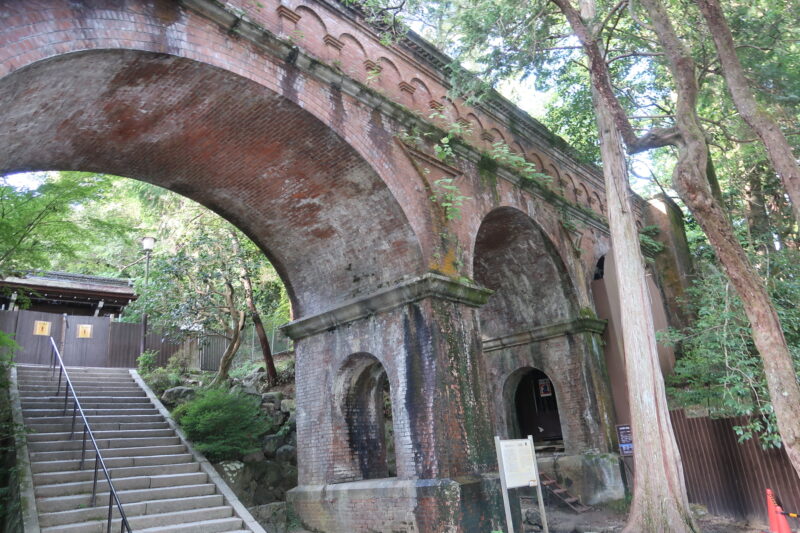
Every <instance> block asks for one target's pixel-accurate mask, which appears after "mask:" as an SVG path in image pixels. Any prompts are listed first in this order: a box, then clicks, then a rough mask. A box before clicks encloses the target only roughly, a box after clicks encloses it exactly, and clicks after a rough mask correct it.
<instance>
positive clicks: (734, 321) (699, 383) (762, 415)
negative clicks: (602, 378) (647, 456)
mask: <svg viewBox="0 0 800 533" xmlns="http://www.w3.org/2000/svg"><path fill="white" fill-rule="evenodd" d="M699 250H700V251H701V252H704V251H705V248H703V247H699ZM752 259H753V261H754V262H755V264H756V265H757V267H758V269H759V271H760V272H761V273H762V275H764V276H765V278H766V280H767V286H768V288H769V291H770V294H771V296H772V298H773V302H774V303H775V307H776V310H777V312H778V315H779V317H780V318H781V321H782V324H783V327H784V335H785V336H786V341H787V343H788V345H789V349H790V351H791V353H792V356H793V358H794V361H795V368H796V369H797V370H800V308H799V307H798V306H797V302H798V301H800V300H799V298H800V253H798V251H796V250H782V251H773V252H771V253H769V254H766V255H757V254H753V257H752ZM689 297H690V301H689V302H688V305H689V307H690V310H691V311H692V313H693V314H694V316H695V321H694V323H693V324H692V326H691V327H690V328H689V329H688V330H686V331H683V332H674V331H673V332H671V333H670V334H669V335H667V336H665V337H664V339H665V340H671V341H673V342H677V343H680V346H681V348H682V351H683V354H684V355H683V357H682V358H680V359H679V360H678V362H677V364H676V366H675V371H674V374H673V375H672V376H671V377H670V378H669V379H668V385H669V387H668V392H669V395H670V400H671V402H672V403H673V405H676V406H682V407H690V406H703V407H706V408H708V409H709V411H710V412H711V413H712V415H714V416H720V417H722V416H740V415H752V418H751V422H750V423H749V424H747V425H745V426H740V427H737V428H736V432H737V434H738V435H739V437H740V440H745V439H749V438H752V437H754V436H758V438H759V440H760V442H761V445H762V446H764V447H778V446H780V437H779V436H778V434H777V426H776V422H775V416H774V413H773V410H772V405H771V403H770V399H769V393H768V391H767V385H766V380H765V376H764V368H763V365H762V362H761V358H760V357H759V355H758V353H757V352H756V350H755V347H754V345H753V341H752V337H751V335H752V334H751V330H750V327H749V325H748V322H747V320H746V317H745V315H744V311H743V309H742V304H741V301H740V299H739V297H738V296H737V295H736V294H735V293H734V292H733V289H732V288H731V287H730V284H729V282H728V281H727V278H726V277H725V276H724V274H723V273H722V272H721V271H720V270H719V268H717V266H716V265H715V264H714V263H712V262H706V261H702V262H701V263H700V270H699V272H698V275H697V277H696V279H695V281H694V283H693V286H692V289H691V291H690V293H689Z"/></svg>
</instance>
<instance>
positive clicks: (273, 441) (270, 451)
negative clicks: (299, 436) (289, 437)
mask: <svg viewBox="0 0 800 533" xmlns="http://www.w3.org/2000/svg"><path fill="white" fill-rule="evenodd" d="M263 443H264V445H263V447H262V451H263V452H264V455H265V456H267V457H268V458H270V459H272V458H273V457H275V453H276V452H277V451H278V448H280V447H281V446H283V445H284V444H286V436H285V435H281V434H275V435H267V436H266V437H264V440H263Z"/></svg>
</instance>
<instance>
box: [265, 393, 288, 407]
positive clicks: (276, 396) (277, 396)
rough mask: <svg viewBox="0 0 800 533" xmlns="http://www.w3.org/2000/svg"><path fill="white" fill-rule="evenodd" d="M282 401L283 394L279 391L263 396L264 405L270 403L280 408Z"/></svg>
mask: <svg viewBox="0 0 800 533" xmlns="http://www.w3.org/2000/svg"><path fill="white" fill-rule="evenodd" d="M282 400H283V393H282V392H279V391H275V392H265V393H264V394H262V395H261V403H262V404H265V403H269V404H274V405H277V406H278V407H280V405H281V401H282Z"/></svg>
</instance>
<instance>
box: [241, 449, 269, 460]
mask: <svg viewBox="0 0 800 533" xmlns="http://www.w3.org/2000/svg"><path fill="white" fill-rule="evenodd" d="M264 459H266V457H264V452H262V451H261V450H257V451H255V452H252V453H248V454H247V455H245V456H244V457H243V458H242V461H243V462H245V463H255V462H257V461H263V460H264Z"/></svg>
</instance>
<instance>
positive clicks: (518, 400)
mask: <svg viewBox="0 0 800 533" xmlns="http://www.w3.org/2000/svg"><path fill="white" fill-rule="evenodd" d="M506 401H507V402H508V404H509V405H508V412H509V413H513V416H511V417H509V428H508V429H509V435H510V436H511V437H512V438H525V437H527V436H528V435H531V436H533V440H534V442H535V443H537V444H547V445H550V446H553V447H555V448H556V449H562V450H563V447H564V434H563V431H562V429H561V417H560V416H559V412H558V401H557V399H556V391H555V388H554V386H553V382H552V381H551V380H550V378H549V377H548V376H547V374H545V373H544V372H542V371H541V370H538V369H536V368H530V367H527V368H522V369H520V370H518V371H516V372H515V373H514V374H512V375H511V376H510V377H509V379H508V382H507V384H506Z"/></svg>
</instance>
